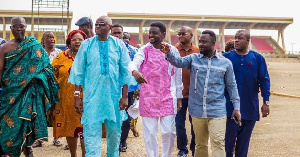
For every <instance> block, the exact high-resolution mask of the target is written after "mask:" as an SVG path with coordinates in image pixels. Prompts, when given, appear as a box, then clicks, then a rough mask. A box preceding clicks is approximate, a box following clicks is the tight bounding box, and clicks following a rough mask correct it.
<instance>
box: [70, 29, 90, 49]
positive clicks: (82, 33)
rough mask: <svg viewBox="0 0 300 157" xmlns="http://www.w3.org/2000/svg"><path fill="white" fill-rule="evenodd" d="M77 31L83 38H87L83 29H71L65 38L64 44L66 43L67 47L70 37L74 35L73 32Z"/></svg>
mask: <svg viewBox="0 0 300 157" xmlns="http://www.w3.org/2000/svg"><path fill="white" fill-rule="evenodd" d="M77 33H80V34H81V35H82V36H83V38H84V39H86V38H87V35H86V34H85V33H84V32H83V31H81V30H77V29H76V30H73V31H71V32H70V33H69V34H68V37H67V39H66V45H67V47H68V48H70V45H71V39H72V37H73V35H74V34H77Z"/></svg>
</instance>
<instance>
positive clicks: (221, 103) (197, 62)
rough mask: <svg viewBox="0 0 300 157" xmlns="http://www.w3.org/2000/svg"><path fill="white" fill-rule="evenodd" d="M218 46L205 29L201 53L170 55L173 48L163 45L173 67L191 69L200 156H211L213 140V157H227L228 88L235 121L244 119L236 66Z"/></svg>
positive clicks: (190, 107) (191, 95) (191, 108)
mask: <svg viewBox="0 0 300 157" xmlns="http://www.w3.org/2000/svg"><path fill="white" fill-rule="evenodd" d="M215 43H216V34H215V33H214V32H213V31H210V30H205V31H203V32H202V33H201V36H200V38H199V45H198V46H199V49H200V54H197V53H193V54H190V55H188V56H185V57H180V56H176V55H174V54H173V53H172V52H170V47H169V46H168V45H166V44H163V49H161V51H162V52H164V53H165V54H167V55H166V56H167V60H168V61H169V62H170V63H171V64H172V65H174V66H176V67H178V68H186V69H189V70H190V74H191V76H190V90H189V102H188V110H189V113H190V115H191V116H192V123H193V126H194V132H195V142H196V150H195V156H197V157H198V156H201V157H208V139H209V138H210V141H211V147H212V156H220V157H221V156H222V157H223V156H225V148H224V138H225V126H226V106H225V102H226V99H225V96H224V91H225V88H226V89H227V91H228V93H229V95H230V99H231V101H232V103H233V105H232V108H234V111H233V112H232V115H231V118H233V117H236V118H237V120H238V121H239V120H240V118H241V114H240V111H239V109H240V99H239V95H238V91H237V85H236V82H235V77H234V73H233V68H232V63H231V62H230V60H228V59H227V58H225V57H223V56H222V55H221V54H219V53H217V52H216V50H215Z"/></svg>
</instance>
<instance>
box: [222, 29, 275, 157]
mask: <svg viewBox="0 0 300 157" xmlns="http://www.w3.org/2000/svg"><path fill="white" fill-rule="evenodd" d="M249 43H250V33H249V32H248V31H246V30H239V31H237V33H236V34H235V42H234V48H235V50H232V51H229V52H226V53H225V54H224V56H225V57H226V58H228V59H229V60H231V62H232V64H233V69H234V74H235V78H236V82H237V85H238V91H239V96H240V99H241V100H240V101H241V114H242V125H241V126H238V125H237V124H236V123H235V122H234V121H233V120H231V119H227V124H226V135H225V150H226V156H227V157H232V156H233V149H234V145H236V148H235V156H236V157H246V156H247V153H248V147H249V143H250V138H251V134H252V130H253V128H254V126H255V122H256V121H258V120H259V117H260V116H259V100H258V93H259V91H260V92H261V96H262V97H263V105H262V107H261V112H262V117H267V116H268V115H269V111H270V110H269V97H270V77H269V74H268V70H267V64H266V61H265V59H264V57H263V56H262V55H261V54H259V53H257V52H255V51H253V50H249V49H248V46H249ZM259 88H260V90H259ZM225 96H226V100H227V101H226V106H227V116H230V115H231V113H232V110H233V108H232V103H231V102H230V99H229V97H228V96H229V95H228V93H226V95H225Z"/></svg>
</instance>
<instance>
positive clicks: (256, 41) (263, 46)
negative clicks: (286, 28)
mask: <svg viewBox="0 0 300 157" xmlns="http://www.w3.org/2000/svg"><path fill="white" fill-rule="evenodd" d="M251 42H252V44H253V45H254V46H255V48H256V49H257V51H259V52H269V53H273V52H275V50H274V48H273V47H272V46H271V45H270V44H269V43H268V42H267V40H266V39H265V38H261V37H251Z"/></svg>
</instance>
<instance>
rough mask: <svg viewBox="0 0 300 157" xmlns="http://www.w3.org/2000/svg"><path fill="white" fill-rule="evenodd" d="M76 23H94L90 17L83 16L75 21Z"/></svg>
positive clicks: (79, 24) (77, 24) (80, 24)
mask: <svg viewBox="0 0 300 157" xmlns="http://www.w3.org/2000/svg"><path fill="white" fill-rule="evenodd" d="M75 25H76V26H82V25H93V21H92V19H91V18H89V17H82V18H80V19H79V20H78V21H77V22H76V23H75Z"/></svg>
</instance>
